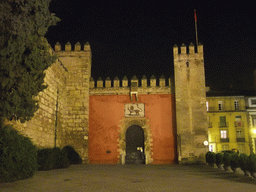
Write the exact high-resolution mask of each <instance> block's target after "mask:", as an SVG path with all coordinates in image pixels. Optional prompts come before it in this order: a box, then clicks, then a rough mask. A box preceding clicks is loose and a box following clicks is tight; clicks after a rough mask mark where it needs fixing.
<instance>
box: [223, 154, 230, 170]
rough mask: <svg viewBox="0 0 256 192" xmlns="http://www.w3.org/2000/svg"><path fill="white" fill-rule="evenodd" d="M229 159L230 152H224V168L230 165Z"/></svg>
mask: <svg viewBox="0 0 256 192" xmlns="http://www.w3.org/2000/svg"><path fill="white" fill-rule="evenodd" d="M230 161H231V154H230V153H224V155H223V164H224V169H225V170H228V167H229V166H230Z"/></svg>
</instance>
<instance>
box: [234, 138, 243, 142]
mask: <svg viewBox="0 0 256 192" xmlns="http://www.w3.org/2000/svg"><path fill="white" fill-rule="evenodd" d="M236 142H245V138H236Z"/></svg>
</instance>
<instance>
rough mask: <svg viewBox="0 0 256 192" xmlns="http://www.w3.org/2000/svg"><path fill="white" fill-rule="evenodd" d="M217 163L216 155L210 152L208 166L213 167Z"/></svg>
mask: <svg viewBox="0 0 256 192" xmlns="http://www.w3.org/2000/svg"><path fill="white" fill-rule="evenodd" d="M215 162H216V157H215V153H214V152H210V151H208V152H207V153H206V163H208V165H210V166H212V167H213V166H214V164H215Z"/></svg>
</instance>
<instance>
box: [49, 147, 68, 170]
mask: <svg viewBox="0 0 256 192" xmlns="http://www.w3.org/2000/svg"><path fill="white" fill-rule="evenodd" d="M52 153H53V159H54V165H53V168H54V169H61V168H67V167H69V166H70V162H69V159H68V157H67V153H66V151H63V150H60V148H58V147H56V148H53V149H52Z"/></svg>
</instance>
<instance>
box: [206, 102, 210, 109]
mask: <svg viewBox="0 0 256 192" xmlns="http://www.w3.org/2000/svg"><path fill="white" fill-rule="evenodd" d="M206 110H207V111H209V102H208V101H206Z"/></svg>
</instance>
